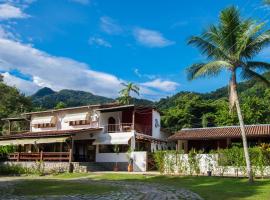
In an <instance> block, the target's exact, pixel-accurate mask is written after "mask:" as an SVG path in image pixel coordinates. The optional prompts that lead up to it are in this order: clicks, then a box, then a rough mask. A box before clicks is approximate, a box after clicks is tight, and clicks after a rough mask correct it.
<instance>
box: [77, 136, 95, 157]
mask: <svg viewBox="0 0 270 200" xmlns="http://www.w3.org/2000/svg"><path fill="white" fill-rule="evenodd" d="M93 141H94V140H75V141H74V147H75V148H74V160H75V162H95V161H96V146H95V145H93Z"/></svg>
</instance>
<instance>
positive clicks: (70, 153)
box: [68, 149, 72, 162]
mask: <svg viewBox="0 0 270 200" xmlns="http://www.w3.org/2000/svg"><path fill="white" fill-rule="evenodd" d="M68 162H72V149H69V159H68Z"/></svg>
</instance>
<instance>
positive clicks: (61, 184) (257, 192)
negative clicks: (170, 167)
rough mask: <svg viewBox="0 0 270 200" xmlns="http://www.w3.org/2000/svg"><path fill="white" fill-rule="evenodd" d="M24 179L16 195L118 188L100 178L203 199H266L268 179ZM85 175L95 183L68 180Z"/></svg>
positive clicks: (269, 194) (68, 176)
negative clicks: (168, 189) (185, 191)
mask: <svg viewBox="0 0 270 200" xmlns="http://www.w3.org/2000/svg"><path fill="white" fill-rule="evenodd" d="M36 178H37V177H33V178H30V179H24V180H22V181H19V182H17V183H16V184H15V185H14V187H13V188H14V194H17V195H67V194H101V193H105V192H110V191H118V190H120V189H121V188H119V187H112V186H106V185H101V184H99V181H100V183H102V181H103V180H117V181H128V182H134V184H136V182H145V183H158V184H161V185H166V186H171V187H175V188H186V189H189V190H191V191H193V192H195V193H197V194H199V195H200V196H201V197H203V198H204V199H206V200H216V199H218V200H238V199H241V200H242V199H244V200H269V199H270V179H265V180H256V182H255V183H254V184H252V185H250V184H248V182H247V179H243V178H225V177H195V176H194V177H191V176H188V177H180V176H154V175H153V176H151V175H135V174H116V173H113V174H91V173H73V174H68V173H64V174H60V175H56V176H48V177H44V179H36ZM76 178H78V179H80V178H87V179H91V180H94V181H95V182H87V181H81V182H79V181H74V180H72V179H76Z"/></svg>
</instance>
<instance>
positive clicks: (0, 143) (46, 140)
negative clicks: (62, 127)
mask: <svg viewBox="0 0 270 200" xmlns="http://www.w3.org/2000/svg"><path fill="white" fill-rule="evenodd" d="M68 138H69V137H54V138H53V137H48V138H27V139H13V140H1V141H0V146H8V145H25V144H48V143H61V142H65V141H66V140H67V139H68Z"/></svg>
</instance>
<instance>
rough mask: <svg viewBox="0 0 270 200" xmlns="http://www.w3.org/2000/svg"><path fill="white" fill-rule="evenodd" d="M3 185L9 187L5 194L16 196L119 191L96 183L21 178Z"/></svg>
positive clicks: (94, 193)
mask: <svg viewBox="0 0 270 200" xmlns="http://www.w3.org/2000/svg"><path fill="white" fill-rule="evenodd" d="M5 184H7V185H10V186H9V187H7V189H6V191H5V192H6V193H9V194H11V195H16V196H50V195H76V194H82V195H84V194H89V195H91V194H92V195H96V194H105V193H108V192H112V191H118V190H119V189H120V188H118V187H114V186H109V185H104V184H99V183H98V182H97V183H93V182H91V181H74V180H59V179H44V180H42V179H33V180H31V179H23V178H21V179H19V180H18V179H17V180H16V179H15V180H9V181H6V182H5ZM0 189H1V188H0ZM1 190H2V189H1Z"/></svg>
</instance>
